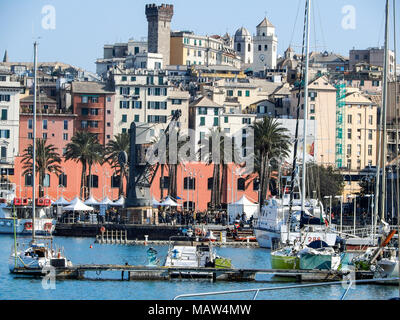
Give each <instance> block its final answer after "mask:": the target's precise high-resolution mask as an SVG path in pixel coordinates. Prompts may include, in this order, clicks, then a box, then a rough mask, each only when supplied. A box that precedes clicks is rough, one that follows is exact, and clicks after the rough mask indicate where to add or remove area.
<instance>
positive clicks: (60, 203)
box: [52, 197, 70, 206]
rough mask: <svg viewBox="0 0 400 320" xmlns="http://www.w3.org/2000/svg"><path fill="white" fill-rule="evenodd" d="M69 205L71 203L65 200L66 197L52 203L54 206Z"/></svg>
mask: <svg viewBox="0 0 400 320" xmlns="http://www.w3.org/2000/svg"><path fill="white" fill-rule="evenodd" d="M69 204H70V203H69V202H68V201H67V200H65V199H64V197H60V199H58V200H57V201H55V202H53V203H52V205H53V206H67V205H69Z"/></svg>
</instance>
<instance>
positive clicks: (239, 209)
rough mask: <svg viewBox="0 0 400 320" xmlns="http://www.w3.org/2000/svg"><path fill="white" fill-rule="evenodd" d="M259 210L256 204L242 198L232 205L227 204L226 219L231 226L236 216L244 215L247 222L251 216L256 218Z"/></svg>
mask: <svg viewBox="0 0 400 320" xmlns="http://www.w3.org/2000/svg"><path fill="white" fill-rule="evenodd" d="M258 212H259V208H258V203H254V202H252V201H250V200H249V199H247V198H246V196H243V197H242V198H241V199H239V200H238V201H236V202H234V203H229V204H228V218H229V223H230V224H232V223H233V222H234V221H235V219H236V217H237V215H239V216H240V217H241V216H242V214H243V213H246V217H247V220H248V219H250V218H251V217H252V216H253V217H254V218H256V217H257V216H258Z"/></svg>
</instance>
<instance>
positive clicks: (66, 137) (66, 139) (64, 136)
mask: <svg viewBox="0 0 400 320" xmlns="http://www.w3.org/2000/svg"><path fill="white" fill-rule="evenodd" d="M63 140H65V141H68V133H63Z"/></svg>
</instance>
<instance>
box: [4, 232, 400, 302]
mask: <svg viewBox="0 0 400 320" xmlns="http://www.w3.org/2000/svg"><path fill="white" fill-rule="evenodd" d="M13 242H14V239H13V237H12V236H8V235H0V299H1V300H172V299H173V298H174V297H175V296H177V295H180V294H188V293H199V292H210V291H225V290H242V289H249V288H265V287H272V286H284V285H288V284H292V283H283V282H273V283H271V282H269V280H271V276H268V275H257V278H256V279H257V281H258V282H245V283H240V282H218V281H217V282H214V283H213V282H211V281H205V280H196V281H190V280H172V281H126V280H125V281H120V278H121V273H120V272H102V273H101V274H100V275H97V274H96V273H95V272H89V273H86V274H85V275H86V276H87V277H88V278H89V279H84V280H57V281H56V289H54V290H45V289H43V286H42V280H41V279H32V278H15V277H14V276H13V275H11V274H10V273H9V270H8V258H9V255H10V251H11V247H12V244H13ZM54 243H56V244H57V245H58V246H63V247H64V248H65V253H66V255H67V257H68V258H70V259H71V260H72V262H73V263H74V264H90V263H95V264H125V263H128V264H130V265H146V264H147V252H146V251H147V250H148V248H149V247H146V246H128V245H100V244H95V243H94V240H93V239H90V238H64V237H55V238H54ZM91 245H92V247H93V248H90V246H91ZM153 248H155V249H156V250H157V251H158V257H159V258H160V260H161V262H162V263H163V262H164V259H165V255H166V253H167V250H168V247H167V246H154V247H153ZM216 250H217V253H218V254H219V255H221V256H224V257H229V258H231V259H232V263H233V265H234V267H236V268H258V269H267V268H270V262H269V250H266V249H260V248H256V249H250V248H216ZM99 278H100V279H105V278H106V279H108V280H107V281H100V280H98V279H99ZM125 279H126V275H125ZM343 292H344V289H343V288H342V287H341V286H326V287H317V288H299V289H289V290H277V291H269V292H260V293H259V295H258V297H257V299H258V300H335V299H340V297H341V295H342V294H343ZM396 296H398V288H397V287H395V286H385V285H357V286H356V288H355V289H352V290H350V291H349V293H348V295H347V297H346V299H348V300H370V299H374V300H386V299H390V298H393V297H396ZM252 297H253V293H245V294H229V295H222V296H208V297H207V299H209V300H212V299H219V300H224V299H235V300H242V299H245V300H248V299H252Z"/></svg>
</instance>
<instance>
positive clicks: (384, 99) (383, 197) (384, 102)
mask: <svg viewBox="0 0 400 320" xmlns="http://www.w3.org/2000/svg"><path fill="white" fill-rule="evenodd" d="M388 38H389V0H386V10H385V51H384V53H385V58H384V67H383V88H382V95H383V97H382V106H383V110H382V118H383V119H382V120H383V121H382V123H383V133H382V137H383V150H382V193H381V219H382V220H383V221H385V216H386V215H385V210H386V203H385V202H386V161H387V159H386V148H387V137H386V131H387V129H386V109H387V71H388V51H389V50H388V46H389V43H388V42H389V41H388V40H389V39H388Z"/></svg>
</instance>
